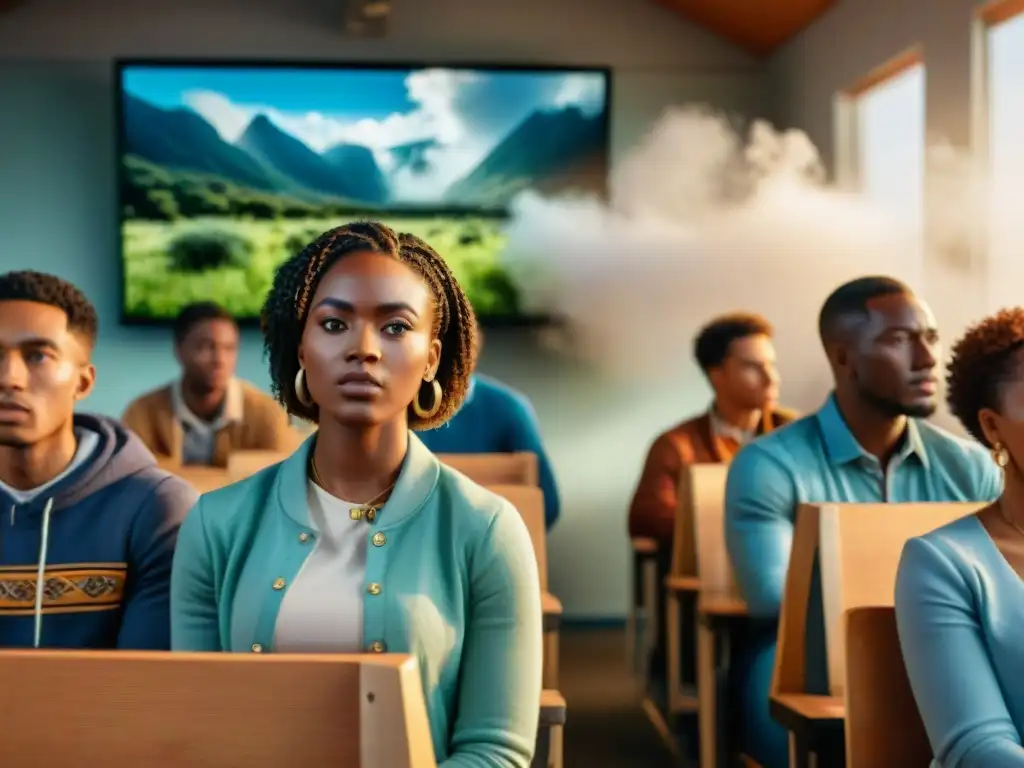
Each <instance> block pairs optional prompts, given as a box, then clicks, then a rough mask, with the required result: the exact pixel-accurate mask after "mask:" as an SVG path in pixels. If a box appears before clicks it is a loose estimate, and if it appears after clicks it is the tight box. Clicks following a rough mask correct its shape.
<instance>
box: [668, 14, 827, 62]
mask: <svg viewBox="0 0 1024 768" xmlns="http://www.w3.org/2000/svg"><path fill="white" fill-rule="evenodd" d="M836 1H837V0H655V2H657V3H658V4H659V5H662V6H665V7H666V8H670V9H672V10H673V11H676V12H677V13H679V14H680V15H682V16H683V17H684V18H686V19H688V20H689V21H692V22H694V23H695V24H697V25H699V26H701V27H704V28H705V29H708V30H710V31H712V32H714V33H715V34H717V35H719V36H721V37H724V38H725V39H727V40H729V41H731V42H733V43H735V44H736V45H739V46H740V47H742V48H745V49H746V50H748V51H750V52H751V53H753V54H754V55H755V56H767V55H769V54H770V53H772V52H773V51H774V50H775V49H776V48H778V47H779V46H781V45H782V44H783V43H785V42H787V41H788V40H789V39H790V38H792V37H793V36H794V35H796V34H797V33H798V32H800V31H801V30H802V29H803V28H804V27H806V26H807V25H809V24H810V23H811V22H813V21H814V20H815V19H817V18H818V17H819V16H821V15H822V14H823V13H824V12H825V11H827V10H828V9H829V8H831V7H832V6H833V5H835V4H836Z"/></svg>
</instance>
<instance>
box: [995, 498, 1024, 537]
mask: <svg viewBox="0 0 1024 768" xmlns="http://www.w3.org/2000/svg"><path fill="white" fill-rule="evenodd" d="M999 514H1000V515H1001V516H1002V518H1003V520H1005V521H1006V523H1007V525H1009V526H1010V527H1011V528H1013V529H1014V530H1015V531H1017V533H1019V534H1020V535H1021V536H1024V528H1022V527H1021V526H1019V525H1017V523H1015V522H1014V521H1013V519H1012V518H1011V517H1010V516H1009V515H1008V514H1006V506H1005V505H1004V504H1003V502H1002V501H1000V502H999Z"/></svg>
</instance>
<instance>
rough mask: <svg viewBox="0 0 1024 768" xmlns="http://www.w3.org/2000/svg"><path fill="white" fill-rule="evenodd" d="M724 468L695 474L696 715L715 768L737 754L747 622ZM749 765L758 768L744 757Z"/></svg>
mask: <svg viewBox="0 0 1024 768" xmlns="http://www.w3.org/2000/svg"><path fill="white" fill-rule="evenodd" d="M727 475H728V467H727V465H725V464H706V465H695V466H694V467H692V468H691V470H690V483H689V484H690V487H691V489H693V490H692V491H691V502H690V506H691V520H692V528H693V539H694V541H695V542H696V546H695V554H696V565H697V580H698V584H699V592H698V599H697V622H696V636H697V694H698V699H697V711H698V721H699V726H700V739H699V742H700V764H701V766H702V768H714V766H718V765H720V764H722V762H723V760H722V758H723V757H725V756H728V755H729V753H730V751H732V750H734V749H735V748H734V747H733V746H732V745H733V744H734V743H735V740H734V739H733V738H730V734H729V732H728V728H727V727H726V724H727V722H728V720H729V717H728V713H729V711H730V708H729V706H728V702H726V701H725V700H724V697H725V694H726V692H727V691H728V677H729V666H730V660H731V651H732V638H733V632H734V630H735V629H736V627H737V626H738V622H740V621H742V620H743V619H744V618H745V617H746V616H747V604H746V602H744V600H743V598H742V597H741V596H740V592H739V587H738V586H737V584H736V577H735V574H734V573H733V569H732V563H731V562H730V561H729V553H728V550H727V549H726V545H725V481H726V476H727ZM739 759H740V761H741V762H742V763H743V764H744V765H756V763H755V762H754V761H753V760H752V759H751V758H750V757H748V756H746V755H739Z"/></svg>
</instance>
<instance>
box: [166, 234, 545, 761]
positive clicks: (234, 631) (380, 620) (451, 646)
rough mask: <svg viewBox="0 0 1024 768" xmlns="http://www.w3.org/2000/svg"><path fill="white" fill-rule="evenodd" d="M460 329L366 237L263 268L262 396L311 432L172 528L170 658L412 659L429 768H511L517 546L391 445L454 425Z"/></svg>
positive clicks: (521, 722)
mask: <svg viewBox="0 0 1024 768" xmlns="http://www.w3.org/2000/svg"><path fill="white" fill-rule="evenodd" d="M475 322H476V321H475V318H474V315H473V310H472V309H471V307H470V305H469V302H468V301H467V299H466V296H465V294H464V293H463V292H462V289H461V288H460V287H459V284H458V283H457V282H456V280H455V278H454V277H453V276H452V273H451V270H450V269H449V268H448V266H447V264H446V263H445V262H444V260H443V259H442V258H441V257H440V256H439V255H438V254H437V253H436V252H435V251H434V250H433V249H431V248H430V246H428V245H427V244H426V243H424V242H423V241H422V240H419V239H418V238H415V237H413V236H411V235H406V234H401V235H400V234H397V233H395V232H393V231H392V230H391V229H389V228H388V227H386V226H384V225H383V224H379V223H376V222H362V223H356V224H350V225H348V226H343V227H338V228H337V229H333V230H331V231H329V232H326V233H324V234H323V235H321V236H320V237H318V238H317V239H316V240H315V241H313V242H312V243H310V244H309V245H308V246H307V247H306V248H304V249H303V250H302V251H301V252H300V253H299V254H298V255H296V256H295V257H294V258H292V259H290V260H289V261H287V262H286V263H284V264H283V265H282V266H281V267H280V269H279V270H278V272H277V275H276V277H275V279H274V284H273V288H272V289H271V291H270V294H269V296H268V297H267V300H266V305H265V307H264V310H263V317H262V324H263V333H264V337H265V347H266V352H267V356H268V358H269V361H270V374H271V379H272V388H273V391H274V393H275V395H276V396H277V398H278V400H279V401H280V402H281V403H282V404H283V405H284V407H285V408H286V409H287V410H288V412H289V413H291V414H293V415H295V416H299V417H301V418H303V419H307V420H309V421H312V422H314V423H316V424H317V425H318V429H317V431H316V432H315V433H314V435H313V436H312V437H310V438H309V439H308V440H307V441H306V443H305V444H304V445H303V446H302V447H301V448H300V449H299V450H298V451H297V452H296V453H295V454H293V455H292V456H291V457H290V458H288V459H286V460H285V461H283V462H281V463H280V464H277V465H275V466H272V467H270V468H268V469H266V470H264V471H262V472H260V473H258V474H256V475H254V476H253V477H250V478H248V479H246V480H243V481H241V482H239V483H236V484H234V485H231V486H228V487H227V488H223V489H221V490H218V491H215V492H213V493H209V494H206V495H204V496H202V497H201V498H200V500H199V502H198V503H197V505H196V507H195V508H194V509H193V510H192V512H191V513H190V514H189V516H188V517H187V519H186V521H185V523H184V524H183V526H182V529H181V534H180V537H179V541H178V548H177V553H176V556H175V561H174V572H173V577H172V587H171V592H172V598H171V626H172V646H173V649H174V650H182V651H234V652H248V653H252V652H255V653H270V652H291V653H304V652H309V653H360V652H371V653H374V652H375V653H383V652H396V653H409V654H413V655H414V656H416V657H417V659H418V661H419V667H420V673H421V677H422V684H423V689H424V694H425V699H426V702H427V710H428V714H429V718H430V726H431V733H432V737H433V744H434V752H435V755H436V759H437V762H438V764H439V766H441V767H442V768H474V767H477V766H479V768H484V766H487V767H488V768H491V767H493V768H506V767H507V768H527V766H528V765H529V764H530V761H531V758H532V755H533V751H534V741H535V738H536V732H537V724H538V713H539V707H540V692H541V607H540V586H539V582H538V575H537V564H536V558H535V556H534V553H533V547H532V545H531V543H530V537H529V534H528V532H527V529H526V526H525V524H524V523H523V520H522V518H521V516H520V515H519V513H518V512H517V511H516V510H515V508H513V507H512V506H511V505H510V504H509V503H508V502H507V501H505V500H504V499H502V498H500V497H498V496H496V495H494V494H492V493H490V492H489V491H487V490H485V489H483V488H481V487H480V486H478V485H476V484H474V483H473V482H471V481H470V480H469V479H468V478H466V477H465V476H463V475H461V474H459V473H457V472H455V471H454V470H452V469H449V468H448V467H446V466H444V465H442V464H441V463H440V462H439V461H438V460H437V459H436V458H435V457H434V455H433V454H432V453H431V452H430V451H429V450H427V448H426V447H425V446H424V445H423V443H422V442H421V441H420V440H419V438H417V437H416V435H415V434H414V433H413V432H412V431H410V430H423V429H431V428H433V427H436V426H438V425H439V424H442V423H444V422H445V421H446V420H447V419H448V418H450V417H451V416H452V414H454V413H455V411H456V410H458V407H459V405H460V404H461V403H462V401H463V399H464V398H465V396H466V389H467V387H468V383H469V376H470V373H471V372H472V368H473V365H474V362H475V360H474V358H475V354H476V337H475V334H476V324H475Z"/></svg>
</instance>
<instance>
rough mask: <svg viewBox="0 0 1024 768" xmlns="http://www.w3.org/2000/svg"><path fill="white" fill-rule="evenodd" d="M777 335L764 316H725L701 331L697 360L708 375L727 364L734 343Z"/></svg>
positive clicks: (695, 347)
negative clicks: (752, 337) (748, 338)
mask: <svg viewBox="0 0 1024 768" xmlns="http://www.w3.org/2000/svg"><path fill="white" fill-rule="evenodd" d="M773 333H775V329H774V328H772V324H771V323H769V322H768V321H767V320H766V319H765V318H763V317H761V316H760V315H755V314H752V313H749V312H733V313H730V314H728V315H721V316H720V317H716V318H714V319H713V320H712V321H711V322H709V323H708V324H707V325H705V326H704V327H703V328H701V329H700V332H699V333H698V334H697V338H696V339H695V340H694V342H693V356H694V357H695V358H696V359H697V364H698V365H699V366H700V368H701V370H702V371H704V373H707V372H708V371H710V370H711V369H712V368H718V367H719V366H720V365H722V363H724V362H725V358H727V357H728V356H729V347H730V346H731V345H732V343H733V342H734V341H737V340H738V339H745V338H747V337H748V336H768V337H769V338H770V337H771V336H772V334H773Z"/></svg>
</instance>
